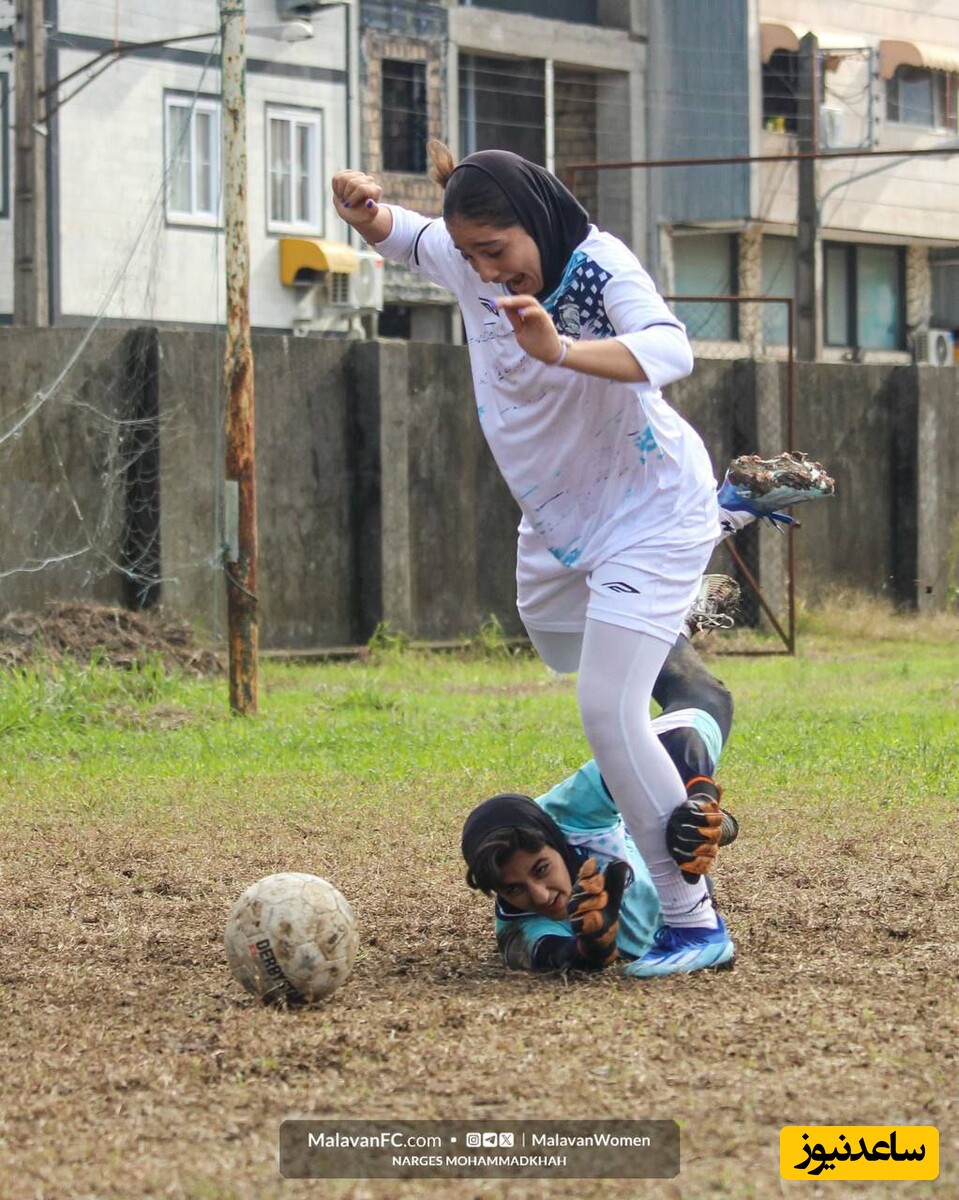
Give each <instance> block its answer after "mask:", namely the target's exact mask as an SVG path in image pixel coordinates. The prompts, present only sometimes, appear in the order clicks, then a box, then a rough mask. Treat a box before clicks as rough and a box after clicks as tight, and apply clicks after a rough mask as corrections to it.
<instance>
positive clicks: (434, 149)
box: [426, 138, 456, 189]
mask: <svg viewBox="0 0 959 1200" xmlns="http://www.w3.org/2000/svg"><path fill="white" fill-rule="evenodd" d="M426 153H427V154H428V155H429V160H430V162H431V163H432V164H433V165H432V167H431V168H430V179H432V180H433V182H434V183H438V184H439V185H440V187H441V188H444V189H445V188H446V185H447V183H449V178H450V176H451V175H452V174H453V171H454V170H455V168H456V163H455V162H454V161H453V155H452V153H451V152H450V148H449V146H446V145H444V144H443V143H442V142H441V141H439V140H438V139H437V138H430V140H429V141H428V142H427V143H426Z"/></svg>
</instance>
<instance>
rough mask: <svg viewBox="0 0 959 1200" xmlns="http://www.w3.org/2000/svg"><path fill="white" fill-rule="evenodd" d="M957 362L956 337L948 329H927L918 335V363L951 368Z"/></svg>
mask: <svg viewBox="0 0 959 1200" xmlns="http://www.w3.org/2000/svg"><path fill="white" fill-rule="evenodd" d="M955 361H956V335H955V334H954V333H952V332H951V331H950V330H948V329H927V330H925V331H924V332H922V333H917V334H916V362H917V363H923V364H925V365H927V366H930V367H951V366H953V365H954V364H955Z"/></svg>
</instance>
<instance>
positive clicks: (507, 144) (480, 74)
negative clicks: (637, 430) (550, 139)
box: [459, 54, 546, 163]
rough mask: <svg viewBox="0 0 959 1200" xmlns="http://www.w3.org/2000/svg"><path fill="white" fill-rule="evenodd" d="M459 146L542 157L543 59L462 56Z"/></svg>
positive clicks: (466, 150) (532, 158)
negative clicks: (510, 151) (509, 151)
mask: <svg viewBox="0 0 959 1200" xmlns="http://www.w3.org/2000/svg"><path fill="white" fill-rule="evenodd" d="M459 74H460V148H461V150H462V153H463V154H464V155H466V154H472V153H474V152H475V151H476V150H512V151H513V153H514V154H520V155H522V156H523V158H528V159H529V160H530V161H531V162H536V163H541V162H543V160H544V158H545V157H546V83H545V71H544V67H543V60H542V59H532V58H482V57H480V56H479V55H476V54H464V55H462V56H461V57H460V73H459Z"/></svg>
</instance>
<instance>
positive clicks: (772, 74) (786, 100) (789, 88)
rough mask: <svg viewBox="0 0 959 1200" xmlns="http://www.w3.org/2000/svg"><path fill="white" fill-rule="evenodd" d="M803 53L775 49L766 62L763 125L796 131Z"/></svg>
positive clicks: (764, 68) (764, 65)
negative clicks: (800, 55) (800, 62)
mask: <svg viewBox="0 0 959 1200" xmlns="http://www.w3.org/2000/svg"><path fill="white" fill-rule="evenodd" d="M800 77H801V76H800V70H799V55H798V54H796V53H794V52H793V51H792V50H774V51H773V52H772V54H771V55H770V56H769V62H765V63H763V124H764V125H766V127H767V128H772V129H779V130H780V131H783V132H787V133H795V132H796V129H797V121H798V117H799V95H800V85H799V81H800Z"/></svg>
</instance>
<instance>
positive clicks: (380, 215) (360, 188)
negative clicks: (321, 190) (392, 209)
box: [333, 171, 393, 242]
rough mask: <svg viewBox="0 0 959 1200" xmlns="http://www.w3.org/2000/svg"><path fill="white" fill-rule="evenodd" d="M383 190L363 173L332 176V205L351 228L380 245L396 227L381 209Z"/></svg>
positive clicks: (385, 211) (369, 240) (370, 177)
mask: <svg viewBox="0 0 959 1200" xmlns="http://www.w3.org/2000/svg"><path fill="white" fill-rule="evenodd" d="M382 195H383V189H382V188H381V187H380V185H379V184H378V183H377V182H376V180H375V179H374V178H373V176H372V175H367V174H365V173H364V172H363V171H337V172H336V174H335V175H334V176H333V203H334V205H335V207H336V211H337V212H338V213H339V215H340V216H341V217H342V218H343V220H344V221H346V223H347V224H348V225H352V226H353V228H354V229H355V230H357V232H358V233H360V234H362V235H363V237H364V238H366V240H367V241H368V242H381V241H382V240H383V238H385V237H386V236H387V235H388V234H389V232H390V230H391V229H392V228H393V218H392V216H391V215H390V213H389V211H388V210H387V209H383V208H380V197H381V196H382Z"/></svg>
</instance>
